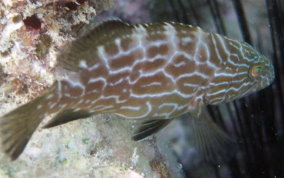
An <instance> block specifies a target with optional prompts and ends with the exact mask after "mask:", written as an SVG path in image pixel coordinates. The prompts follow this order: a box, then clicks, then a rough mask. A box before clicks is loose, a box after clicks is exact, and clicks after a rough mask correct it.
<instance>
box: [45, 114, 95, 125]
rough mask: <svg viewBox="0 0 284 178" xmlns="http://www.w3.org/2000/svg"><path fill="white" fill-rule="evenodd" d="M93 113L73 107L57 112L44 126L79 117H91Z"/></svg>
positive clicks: (63, 122) (59, 123)
mask: <svg viewBox="0 0 284 178" xmlns="http://www.w3.org/2000/svg"><path fill="white" fill-rule="evenodd" d="M91 115H93V113H90V112H88V111H85V110H79V111H74V110H73V109H68V110H64V111H61V112H59V113H58V114H56V116H55V117H54V118H52V119H51V120H50V121H49V122H48V123H47V124H46V125H45V126H44V128H50V127H55V126H58V125H61V124H65V123H67V122H70V121H74V120H77V119H83V118H87V117H90V116H91Z"/></svg>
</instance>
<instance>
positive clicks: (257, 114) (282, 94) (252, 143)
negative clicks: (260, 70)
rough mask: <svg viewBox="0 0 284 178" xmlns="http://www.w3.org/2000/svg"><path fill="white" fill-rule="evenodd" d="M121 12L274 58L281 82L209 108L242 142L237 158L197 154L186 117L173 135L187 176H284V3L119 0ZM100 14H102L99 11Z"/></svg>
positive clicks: (136, 20) (269, 0)
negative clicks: (212, 159)
mask: <svg viewBox="0 0 284 178" xmlns="http://www.w3.org/2000/svg"><path fill="white" fill-rule="evenodd" d="M115 2H116V3H117V7H116V8H115V9H114V10H111V11H108V12H103V13H102V14H101V16H115V17H119V18H121V19H122V20H124V21H127V22H130V23H144V22H160V21H174V22H182V23H186V24H192V25H196V26H200V27H202V28H203V29H204V30H206V31H209V32H217V33H219V34H223V35H226V36H228V37H230V38H233V39H236V40H240V41H245V42H247V43H249V44H251V45H252V46H254V47H255V48H256V49H257V50H258V51H260V52H261V53H262V54H264V55H265V56H267V57H268V58H270V59H271V60H272V62H273V64H274V66H275V80H274V82H273V83H272V85H270V86H269V87H267V88H265V89H264V90H261V91H259V92H256V93H253V94H251V95H249V96H246V97H244V98H242V99H239V100H236V101H233V102H230V103H226V104H221V105H218V106H209V107H208V108H207V109H208V111H209V113H210V116H211V119H213V120H214V121H215V122H216V123H217V124H218V125H219V126H221V127H222V128H223V129H224V130H225V131H226V132H227V133H228V134H229V135H230V137H232V138H233V139H234V140H235V142H236V145H235V146H236V149H234V150H225V151H228V152H231V151H233V152H234V153H233V154H234V156H233V158H232V159H230V161H228V162H226V163H222V164H214V163H209V162H206V161H204V160H202V159H201V158H200V157H199V156H198V154H196V153H195V152H194V150H193V149H192V146H191V144H190V141H189V140H188V139H189V137H190V134H191V133H190V131H189V130H188V129H187V127H188V125H189V124H190V121H187V120H186V119H180V120H179V121H178V122H179V123H177V124H175V125H176V126H177V125H178V127H175V128H172V127H170V129H169V131H167V132H169V134H168V135H167V136H168V138H169V140H171V145H172V147H173V150H174V151H175V154H176V155H177V156H178V158H179V162H180V163H181V164H182V169H183V171H184V174H185V176H186V177H224V178H227V177H229V178H238V177H244V178H246V177H258V178H260V177H265V178H267V177H273V178H280V177H284V171H283V168H284V152H283V150H284V113H283V112H284V74H283V72H284V66H283V59H284V1H281V0H229V1H227V0H148V1H138V0H136V1H130V0H127V1H126V0H117V1H115ZM99 16H100V15H99Z"/></svg>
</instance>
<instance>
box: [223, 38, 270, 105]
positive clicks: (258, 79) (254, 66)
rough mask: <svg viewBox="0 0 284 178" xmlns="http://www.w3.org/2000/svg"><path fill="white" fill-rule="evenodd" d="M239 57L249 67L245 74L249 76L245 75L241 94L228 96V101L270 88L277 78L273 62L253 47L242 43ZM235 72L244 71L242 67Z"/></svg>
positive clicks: (240, 90)
mask: <svg viewBox="0 0 284 178" xmlns="http://www.w3.org/2000/svg"><path fill="white" fill-rule="evenodd" d="M238 56H239V60H240V61H243V63H244V64H245V65H246V66H247V67H246V69H245V70H246V71H245V73H247V74H246V75H244V77H245V79H244V80H243V85H242V87H241V88H240V89H239V93H237V94H236V95H235V96H232V97H230V95H229V94H227V95H228V98H227V101H231V100H234V99H237V98H240V97H243V96H246V95H249V94H251V93H253V92H256V91H259V90H261V89H264V88H266V87H268V86H269V85H270V84H271V83H272V82H273V80H274V78H275V74H274V67H273V65H272V61H271V60H270V59H269V58H267V57H266V56H264V55H262V54H260V53H259V52H258V51H257V50H256V49H254V48H253V47H252V46H251V45H249V44H247V43H245V42H242V43H241V49H240V54H239V55H238ZM235 70H236V72H239V71H243V70H241V66H238V67H236V69H235ZM232 80H233V81H232V82H231V83H234V78H233V79H232ZM231 86H232V85H231ZM229 87H230V86H229Z"/></svg>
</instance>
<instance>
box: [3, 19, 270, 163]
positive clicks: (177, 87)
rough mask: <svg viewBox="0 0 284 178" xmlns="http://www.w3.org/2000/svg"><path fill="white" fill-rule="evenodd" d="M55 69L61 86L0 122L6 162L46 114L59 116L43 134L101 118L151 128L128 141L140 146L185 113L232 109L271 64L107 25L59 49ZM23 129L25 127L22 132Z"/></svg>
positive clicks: (210, 41)
mask: <svg viewBox="0 0 284 178" xmlns="http://www.w3.org/2000/svg"><path fill="white" fill-rule="evenodd" d="M58 63H59V68H63V69H65V70H66V71H68V75H67V76H66V77H65V78H64V79H63V80H60V81H56V82H55V84H54V85H53V87H52V88H51V89H50V90H49V91H47V92H46V93H44V94H43V95H41V96H39V97H38V98H36V99H35V100H34V101H31V102H30V103H27V104H26V105H23V106H21V107H19V108H17V109H15V110H14V111H12V112H10V113H8V114H6V115H4V116H3V117H2V118H1V120H0V123H2V125H1V127H0V133H1V134H2V138H4V142H2V143H3V147H4V149H5V152H6V153H7V154H8V155H10V156H11V157H12V159H16V158H17V157H18V156H19V155H20V153H21V152H22V151H23V149H24V147H25V146H26V143H27V141H28V140H29V138H30V137H31V135H32V133H33V132H34V130H35V129H36V127H37V126H38V124H39V123H40V122H41V120H42V119H44V118H45V117H46V116H48V115H50V114H52V113H57V115H56V116H55V117H54V118H53V119H52V120H51V121H50V122H49V123H48V124H47V126H46V127H52V126H56V125H59V124H63V123H66V122H69V121H72V120H76V119H80V118H85V117H88V116H91V115H94V114H99V113H112V114H116V115H119V116H122V117H123V118H128V119H139V120H141V119H145V120H147V119H153V120H155V121H153V122H149V121H146V122H147V124H146V122H145V124H144V125H142V126H141V127H140V129H139V130H138V132H137V134H136V135H135V136H134V139H135V140H139V139H142V138H144V137H147V136H149V135H151V134H152V133H154V132H156V131H158V130H159V129H161V128H162V127H164V126H166V125H167V124H168V123H169V122H170V120H171V119H173V118H175V117H177V116H180V115H182V114H184V113H187V112H189V113H191V115H192V116H193V118H202V115H201V114H202V107H203V106H206V105H209V104H219V103H223V102H229V101H232V100H233V99H236V98H239V97H241V96H244V95H246V94H248V93H251V92H253V91H256V90H259V89H262V88H264V87H266V86H268V85H269V84H270V83H271V82H272V81H273V79H274V70H273V66H272V64H271V62H270V60H269V59H267V58H266V57H264V56H263V55H261V54H259V53H258V52H257V51H256V50H254V49H253V48H252V47H251V46H250V45H248V44H246V43H243V42H239V41H236V40H232V39H229V38H227V37H224V36H221V35H218V34H215V33H208V32H205V31H203V30H202V29H201V28H199V27H193V26H190V25H184V24H178V23H155V24H138V25H128V24H125V23H123V22H120V21H111V22H105V23H103V24H101V25H99V26H98V27H96V28H95V29H94V30H93V31H91V32H90V33H88V34H87V35H85V36H83V37H82V38H79V39H77V40H75V41H74V42H72V43H70V44H69V45H67V47H65V48H63V49H62V51H61V52H60V54H59V55H58ZM35 105H36V106H35ZM31 113H32V115H33V117H29V116H30V115H31ZM19 116H21V117H22V118H24V119H21V120H19V119H18V117H19ZM13 119H14V120H16V122H17V124H15V123H16V122H13V121H12V120H13ZM4 120H6V121H5V122H4ZM10 120H11V121H10ZM26 122H28V123H30V125H29V127H28V128H24V127H22V126H21V125H24V123H26ZM206 122H208V121H206ZM195 123H197V122H195ZM208 123H209V124H208V125H209V126H210V125H211V126H212V125H213V124H212V123H210V121H209V122H208ZM203 125H204V124H203ZM205 125H206V124H205ZM196 128H198V127H196V126H195V127H194V130H202V132H204V130H205V131H206V130H207V129H204V128H203V127H202V128H201V129H196ZM211 128H213V129H212V130H215V132H212V133H213V134H212V133H211V132H210V134H208V135H213V136H214V133H216V134H215V136H216V137H219V138H220V139H225V136H224V135H225V134H223V132H221V130H218V128H217V127H215V126H212V127H211ZM7 130H10V131H7ZM16 130H17V131H18V130H20V131H22V132H20V133H24V136H25V139H23V138H22V136H21V135H18V134H17V132H16ZM208 133H209V132H208ZM221 133H222V134H221ZM204 135H206V134H204V133H202V135H201V136H202V137H200V135H199V137H200V138H203V137H204ZM204 138H206V137H204ZM18 141H19V142H18ZM198 143H199V144H200V143H203V144H205V143H206V144H207V145H205V146H206V147H208V148H213V147H214V146H213V145H210V143H212V142H198ZM220 143H223V142H220ZM224 143H225V142H224ZM203 146H204V145H203ZM200 147H201V146H200ZM204 150H206V149H204ZM209 150H210V149H209ZM211 157H212V156H211Z"/></svg>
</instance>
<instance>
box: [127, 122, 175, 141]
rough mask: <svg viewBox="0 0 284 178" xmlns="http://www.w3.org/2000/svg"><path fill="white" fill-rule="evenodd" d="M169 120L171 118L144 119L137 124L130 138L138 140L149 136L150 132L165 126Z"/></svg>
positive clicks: (152, 132)
mask: <svg viewBox="0 0 284 178" xmlns="http://www.w3.org/2000/svg"><path fill="white" fill-rule="evenodd" d="M171 121H172V119H163V120H148V121H145V122H143V123H142V124H141V125H140V126H139V128H138V130H136V131H135V133H134V136H133V137H132V139H133V140H135V141H138V140H142V139H144V138H146V137H148V136H151V135H152V134H154V133H156V132H158V131H159V130H161V129H162V128H164V127H166V126H167V125H168V124H169V123H170V122H171Z"/></svg>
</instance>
